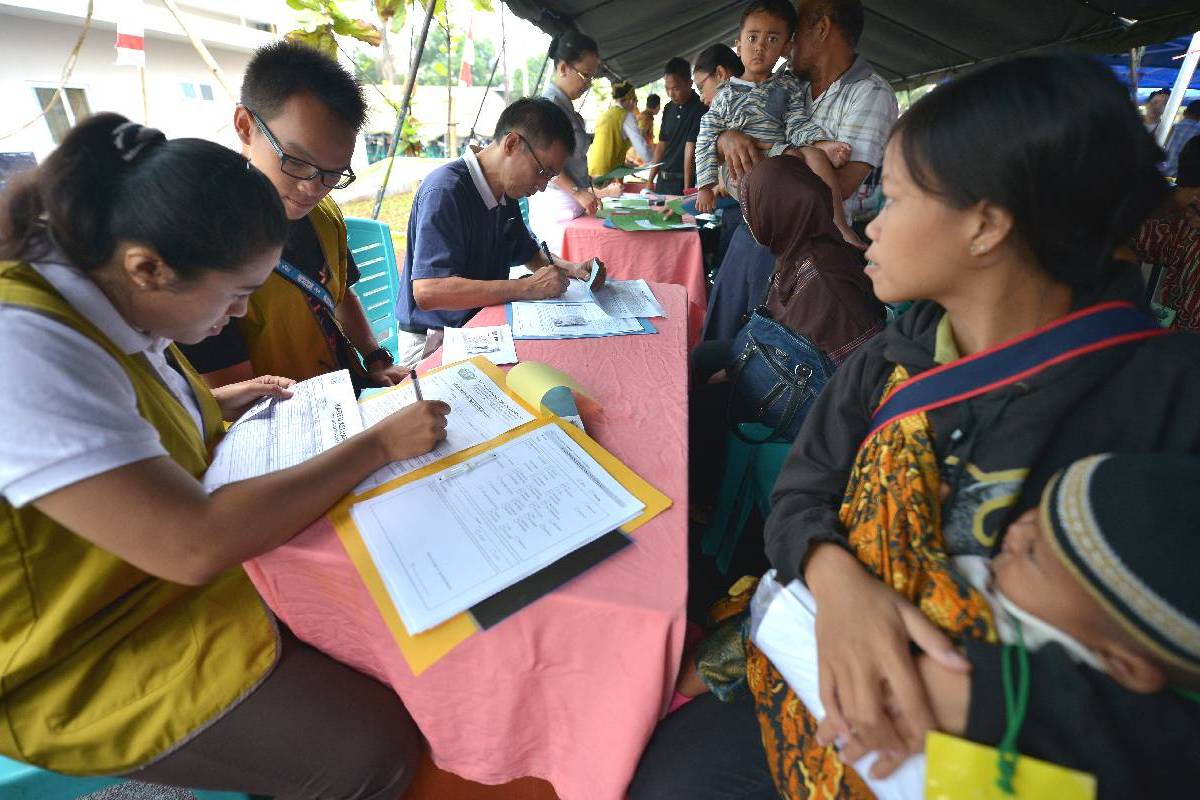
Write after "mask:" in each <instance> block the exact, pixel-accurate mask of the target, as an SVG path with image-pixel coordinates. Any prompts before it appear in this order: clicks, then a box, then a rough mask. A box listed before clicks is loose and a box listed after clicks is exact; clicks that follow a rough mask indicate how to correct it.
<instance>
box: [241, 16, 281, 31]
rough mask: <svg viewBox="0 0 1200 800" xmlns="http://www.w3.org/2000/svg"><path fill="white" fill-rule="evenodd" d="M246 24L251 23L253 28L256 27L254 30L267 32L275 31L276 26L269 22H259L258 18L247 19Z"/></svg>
mask: <svg viewBox="0 0 1200 800" xmlns="http://www.w3.org/2000/svg"><path fill="white" fill-rule="evenodd" d="M246 24H247V25H249V26H250V27H251V28H254V30H256V31H266V32H267V33H274V32H275V26H274V25H272V24H271V23H269V22H258V21H257V20H253V19H251V20H246Z"/></svg>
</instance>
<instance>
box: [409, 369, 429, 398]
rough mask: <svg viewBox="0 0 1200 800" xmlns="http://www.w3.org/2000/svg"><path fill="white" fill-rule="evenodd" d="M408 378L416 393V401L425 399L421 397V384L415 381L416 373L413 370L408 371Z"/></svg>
mask: <svg viewBox="0 0 1200 800" xmlns="http://www.w3.org/2000/svg"><path fill="white" fill-rule="evenodd" d="M408 377H410V378H412V383H413V391H414V392H416V393H417V401H418V402H420V401H423V400H424V399H425V398H424V397H422V396H421V382H420V381H419V380H417V371H416V370H415V369H410V370H409V371H408Z"/></svg>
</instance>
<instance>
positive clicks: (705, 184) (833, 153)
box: [695, 0, 866, 248]
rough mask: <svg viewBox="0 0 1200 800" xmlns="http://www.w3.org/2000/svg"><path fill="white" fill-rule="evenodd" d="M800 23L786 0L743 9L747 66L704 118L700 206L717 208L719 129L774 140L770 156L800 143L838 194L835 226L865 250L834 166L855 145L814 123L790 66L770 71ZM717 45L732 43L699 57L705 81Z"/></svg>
mask: <svg viewBox="0 0 1200 800" xmlns="http://www.w3.org/2000/svg"><path fill="white" fill-rule="evenodd" d="M796 25H797V17H796V10H795V8H794V7H793V6H792V4H791V2H789V0H752V2H750V3H749V4H748V5H747V6H746V8H745V10H744V11H743V12H742V24H741V29H740V31H739V33H738V41H737V45H738V52H739V54H740V56H741V62H742V65H743V67H744V69H743V72H742V73H741V75H740V76H738V75H735V76H732V77H730V78H729V79H728V80H727V81H726V82H725V83H724V84H723V85H721V87H720V88H719V89H717V91H716V96H715V97H714V98H713V101H712V103H711V105H710V107H709V110H708V113H706V114H705V115H704V117H703V118H702V119H701V121H700V133H699V136H698V137H697V139H696V185H697V186H698V187H699V188H700V193H699V196H698V197H697V200H696V209H697V210H698V211H701V212H709V211H712V210H713V208H714V207H715V204H716V195H715V192H714V187H715V186H716V184H717V182H718V171H717V160H716V144H717V137H718V136H719V135H720V134H721V132H722V131H727V130H737V131H741V132H742V133H744V134H746V135H747V136H751V137H753V138H755V139H759V140H761V141H764V142H770V143H771V144H772V146H771V148H770V150H768V151H767V152H766V155H767V156H774V155H779V154H780V153H783V152H784V151H786V150H788V149H790V148H793V147H799V148H801V153H802V155H803V158H804V161H805V163H807V164H808V167H809V169H811V170H812V171H813V172H814V173H816V175H817V176H818V177H819V178H820V179H821V180H822V181H824V182H825V184H826V185H827V186H829V187H830V190H831V191H832V192H833V197H834V203H833V208H834V214H833V220H834V224H836V225H837V228H838V230H839V231H840V232H841V234H842V236H843V237H844V238H845V239H846V241H847V242H849V243H850V244H853V245H854V246H856V247H862V248H865V247H866V245H865V243H863V241H862V240H861V239H859V237H858V235H857V234H855V233H854V230H853V229H852V228H851V227H850V225H849V223H848V222H847V221H846V214H845V211H844V210H843V208H842V204H841V202H840V200H841V197H840V196H839V195H838V188H837V181H836V178H835V175H834V169H835V168H836V167H840V166H842V165H843V164H845V163H846V162H847V161H848V160H849V158H850V146H849V145H847V144H845V143H844V142H836V141H831V140H830V139H829V134H828V133H826V132H825V130H824V129H823V128H821V126H820V125H817V124H816V123H815V122H813V121H812V119H811V118H810V115H809V109H808V104H807V101H806V99H805V96H804V93H803V92H802V91H801V88H800V84H799V82H798V81H797V80H796V78H795V77H794V76H793V75H792V74H791V73H790V72H786V71H784V72H780V73H777V74H774V75H773V74H771V70H772V69H774V67H775V63H776V62H777V61H778V60H779V57H780V56H781V55H782V54H783V50H784V47H785V46H786V45H787V43H788V42H790V41H791V38H792V36H793V35H794V34H795V32H796ZM717 48H723V49H727V48H725V46H724V45H714V46H713V47H712V48H709V49H708V50H706V51H705V52H703V53H701V54H700V56H699V57H698V58H697V60H696V68H695V73H696V74H697V76H699V75H701V74H704V76H705V77H704V81H703V82H706V81H707V80H709V77H710V76H711V75H712V74H713V72H714V71H715V67H716V63H717V62H718V61H720V59H719V58H717V55H718V54H717V52H716V50H717ZM709 62H712V63H711V64H710V63H709ZM706 66H707V69H706ZM724 183H725V187H726V191H728V192H729V194H730V195H732V196H734V197H737V186H736V184H735V183H734V182H733V181H729V180H727V181H724Z"/></svg>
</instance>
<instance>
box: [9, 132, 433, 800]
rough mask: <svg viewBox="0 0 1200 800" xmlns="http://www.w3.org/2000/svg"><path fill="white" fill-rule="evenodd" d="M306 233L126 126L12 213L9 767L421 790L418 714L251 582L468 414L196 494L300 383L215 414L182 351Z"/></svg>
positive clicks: (236, 785) (362, 792) (69, 147)
mask: <svg viewBox="0 0 1200 800" xmlns="http://www.w3.org/2000/svg"><path fill="white" fill-rule="evenodd" d="M285 225H286V222H285V218H284V213H283V208H282V206H281V204H280V200H279V197H278V194H277V193H276V192H275V190H274V189H273V188H272V186H271V184H270V182H269V181H268V180H267V179H266V177H264V176H263V175H262V173H260V172H259V171H258V170H257V169H254V168H252V167H250V166H249V164H248V163H247V162H246V160H245V159H244V158H242V157H241V156H239V155H237V154H236V153H233V152H232V151H230V150H227V149H225V148H223V147H221V146H219V145H216V144H213V143H211V142H205V141H201V140H197V139H179V140H175V141H170V142H168V141H166V140H165V138H164V137H163V135H162V134H161V133H159V132H158V131H154V130H151V129H148V128H143V127H142V126H140V125H137V124H135V123H131V122H128V121H127V120H125V119H124V118H123V117H120V116H118V115H115V114H98V115H96V116H94V117H91V118H89V119H88V120H86V121H85V122H83V123H81V124H80V125H79V126H77V127H76V128H75V129H74V130H73V131H71V133H70V134H68V136H67V137H66V139H65V140H64V141H63V143H62V145H61V146H60V147H59V148H58V150H56V151H55V152H54V153H53V154H51V155H50V156H49V158H47V159H46V161H45V162H44V164H43V165H42V166H41V167H39V168H38V169H36V170H34V171H33V172H31V173H29V174H28V175H26V176H22V178H19V179H17V180H16V181H15V182H14V184H13V185H12V186H10V188H9V190H8V192H7V194H6V196H5V197H4V203H3V206H2V207H0V486H2V491H0V495H2V496H0V564H2V567H0V706H2V710H3V714H2V715H0V754H3V755H5V756H8V757H10V758H14V759H17V760H20V761H24V762H28V763H31V764H36V765H38V766H41V767H44V768H47V769H51V770H55V771H58V772H64V773H70V774H119V775H132V776H134V777H136V778H138V779H141V780H146V781H151V782H157V783H167V784H174V785H183V786H189V787H193V788H219V789H229V790H237V791H245V792H251V793H255V794H266V795H273V796H277V797H322V798H379V799H380V800H382V799H383V798H394V797H397V796H399V795H400V794H401V792H402V791H403V789H404V787H405V786H406V785H407V783H408V781H409V779H410V776H411V774H412V768H413V765H414V763H415V759H416V758H417V755H418V752H419V734H418V732H417V731H416V728H415V726H414V725H413V722H412V720H411V718H410V717H409V716H408V714H407V712H406V711H405V709H404V707H403V705H402V704H401V703H400V701H399V698H397V697H396V695H395V694H394V693H393V692H391V691H390V690H388V689H386V688H385V687H383V686H382V685H380V684H378V683H376V682H375V681H373V680H371V679H369V678H367V677H365V676H363V675H360V674H359V673H357V672H355V671H353V670H351V669H349V668H347V667H345V666H342V665H340V664H338V663H336V662H334V661H333V660H332V659H329V658H328V657H326V656H324V655H322V654H320V653H318V652H317V651H315V650H313V649H312V648H310V647H307V646H306V645H303V644H302V643H300V642H299V641H297V640H296V639H295V638H294V637H293V636H292V635H291V634H290V633H289V632H288V631H287V630H286V629H285V628H284V627H283V626H282V625H279V624H278V623H277V621H276V620H275V619H274V618H273V616H272V615H271V613H270V612H269V611H268V610H267V609H266V608H265V606H264V605H263V604H262V603H261V601H260V600H259V598H258V596H257V594H256V592H255V590H254V588H253V586H252V585H251V584H250V581H249V579H248V578H247V577H246V574H245V572H244V571H243V570H242V568H241V566H240V564H241V563H242V562H243V561H246V560H247V559H250V558H253V557H255V556H257V555H260V554H262V553H264V552H266V551H268V550H270V549H272V548H273V547H276V546H277V545H279V544H282V543H283V542H286V541H287V540H288V539H290V538H291V537H292V536H293V535H294V534H296V533H297V532H298V531H300V530H302V529H303V528H305V527H306V526H307V525H308V524H309V523H311V522H312V521H313V520H315V519H317V518H318V517H319V516H320V515H321V514H322V513H324V512H325V511H326V510H327V509H328V508H329V507H330V506H332V505H333V503H334V502H335V501H337V500H338V499H339V498H340V497H341V496H343V495H344V494H345V493H346V492H347V491H348V490H350V489H351V488H352V487H353V486H354V485H355V484H357V483H358V482H359V481H360V480H361V479H362V478H363V477H365V476H366V475H368V474H370V473H371V472H372V471H373V470H375V469H376V468H378V467H379V466H381V465H383V464H384V463H387V462H389V461H393V460H396V459H399V458H405V457H409V456H413V455H417V454H419V453H424V452H427V451H429V450H430V449H431V448H432V447H433V446H434V445H435V444H436V442H437V441H438V440H439V439H441V438H444V436H445V415H446V413H448V411H449V408H448V407H447V406H445V404H442V403H436V402H427V403H418V404H416V405H414V406H411V407H409V408H407V409H405V410H403V411H401V412H399V413H397V414H395V415H394V416H392V417H390V418H388V419H387V420H385V421H384V422H383V423H381V424H380V425H377V426H375V427H373V428H371V429H370V430H368V431H367V432H365V433H363V434H361V435H359V436H356V437H354V438H352V439H350V440H349V441H347V442H345V443H343V444H342V445H340V446H338V447H335V448H333V449H332V450H329V451H327V452H325V453H323V454H321V455H320V456H318V457H316V458H314V459H312V460H310V461H308V462H306V463H304V464H302V465H300V466H297V467H293V468H291V469H287V470H282V471H279V472H275V473H272V474H270V475H267V476H264V477H261V478H256V479H253V480H246V481H242V482H239V483H234V484H230V485H228V486H225V487H223V488H221V489H219V490H218V491H216V492H215V493H213V494H212V495H209V494H208V493H207V492H205V491H204V489H203V487H202V485H201V483H200V481H199V480H198V478H199V476H200V475H201V474H202V473H203V472H204V471H205V469H206V468H207V466H208V462H209V457H210V453H211V452H212V447H213V445H214V444H215V443H216V440H217V439H218V437H219V436H220V434H221V431H222V424H221V423H222V420H223V419H224V420H229V419H233V418H235V417H236V416H237V415H238V414H239V413H240V412H241V411H242V410H244V409H245V408H247V407H248V406H249V404H251V403H252V402H254V401H255V400H257V399H258V398H260V397H263V396H275V397H286V396H287V395H288V390H287V386H288V385H290V383H291V381H289V380H287V379H283V378H277V377H270V376H267V377H260V378H257V379H255V380H253V381H247V382H243V383H237V384H232V385H230V386H225V387H222V388H221V389H218V390H216V391H215V392H212V391H209V390H208V388H207V387H206V386H205V384H204V383H203V381H201V380H200V379H199V377H198V376H197V374H196V372H195V371H194V370H193V369H192V367H191V365H190V364H189V363H188V362H187V360H186V359H185V358H184V357H183V356H182V355H181V354H180V353H179V350H178V349H177V348H176V346H175V344H174V343H173V342H174V341H179V342H185V343H189V342H195V341H198V340H200V339H202V338H203V337H205V336H208V335H211V334H212V333H213V332H214V331H217V330H220V328H221V327H222V326H223V325H225V324H227V323H228V322H229V320H230V319H231V318H233V317H238V316H241V315H242V314H244V313H245V312H246V305H247V299H248V298H249V296H250V294H251V293H252V292H253V291H254V290H255V289H256V288H257V287H258V286H259V285H260V284H261V283H262V282H263V281H264V280H266V278H267V276H268V275H270V274H271V271H272V269H273V267H274V266H275V263H276V261H277V260H278V258H279V253H280V248H281V246H282V243H283V240H284V235H285Z"/></svg>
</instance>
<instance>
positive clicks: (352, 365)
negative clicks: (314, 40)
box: [185, 42, 406, 389]
mask: <svg viewBox="0 0 1200 800" xmlns="http://www.w3.org/2000/svg"><path fill="white" fill-rule="evenodd" d="M365 118H366V103H365V101H364V100H363V96H362V89H361V87H360V86H359V85H358V83H357V82H356V81H355V80H354V77H353V76H352V75H350V73H348V72H347V71H346V70H344V69H343V68H342V67H341V66H340V65H339V64H338V63H337V62H336V61H334V60H333V59H330V58H328V57H326V56H324V55H322V54H321V53H319V52H317V51H316V50H314V49H312V48H310V47H307V46H305V45H301V44H296V43H291V42H276V43H273V44H270V45H267V46H265V47H263V48H261V49H259V50H258V51H257V52H256V53H255V55H254V58H253V59H251V61H250V64H249V66H248V67H247V68H246V75H245V78H244V80H243V83H242V96H241V103H240V104H239V105H238V107H237V109H236V110H235V111H234V116H233V127H234V130H235V132H236V133H237V135H238V138H239V139H241V142H242V152H243V154H244V155H245V156H246V157H247V158H248V159H249V161H250V163H251V164H253V165H254V166H255V167H257V168H258V169H259V170H261V171H262V172H263V173H264V174H265V175H266V176H267V177H268V178H269V179H270V180H271V183H272V184H274V186H275V188H276V190H278V192H279V197H280V199H282V201H283V206H284V210H285V211H286V212H287V216H288V219H289V220H290V221H291V222H290V227H289V231H288V238H287V242H286V243H285V244H284V248H283V254H282V257H281V259H280V263H279V264H278V265H277V266H276V268H275V272H274V273H273V274H272V275H271V277H270V278H268V279H267V281H266V282H265V283H264V284H263V285H262V286H261V287H260V288H259V289H258V290H257V291H255V292H254V294H253V295H251V297H250V303H249V309H248V311H247V313H246V316H244V317H242V318H241V319H239V320H237V321H236V324H231V325H226V326H225V328H224V330H223V331H222V332H221V333H220V334H218V335H217V336H214V337H211V338H210V339H207V340H205V341H203V342H201V343H200V344H198V345H194V346H192V347H189V348H185V352H186V354H187V356H188V358H189V359H190V360H191V361H192V363H193V364H194V365H195V366H196V368H197V369H199V370H200V372H201V373H203V374H204V377H205V379H206V380H207V381H208V383H209V384H210V385H211V386H222V385H225V384H227V383H233V382H235V381H240V380H246V379H248V378H251V377H253V376H255V375H284V376H287V377H289V378H295V379H296V380H303V379H305V378H310V377H312V376H314V375H320V374H322V373H325V372H330V371H333V370H339V369H348V370H350V374H351V376H352V377H353V378H354V382H355V385H356V387H357V388H359V389H361V388H362V387H364V386H372V385H373V386H389V385H391V384H393V383H398V382H399V381H400V380H401V379H402V378H403V377H404V376H405V374H406V373H405V372H404V371H403V370H401V369H400V367H398V366H395V365H394V364H393V358H392V354H391V353H389V352H388V351H387V350H386V349H384V348H382V347H380V346H379V343H378V341H377V340H376V339H375V336H374V333H373V332H372V331H371V325H370V323H369V322H368V320H367V317H366V314H365V313H364V311H363V307H362V304H361V303H360V302H359V300H358V297H357V296H356V295H355V294H354V293H353V292H351V291H349V288H350V286H352V285H354V283H356V282H357V281H358V269H357V268H356V267H355V265H354V260H353V257H352V256H351V255H350V251H349V248H348V246H347V244H346V224H345V222H344V221H343V219H342V213H341V210H340V209H339V208H338V206H337V204H336V203H334V201H333V199H332V198H331V197H329V192H330V190H331V189H340V188H344V187H346V186H348V185H350V183H351V182H352V181H353V180H354V172H353V170H351V169H350V159H351V156H352V155H353V154H354V145H355V140H356V139H357V137H358V131H359V128H361V127H362V124H363V121H364V120H365ZM360 356H361V359H362V360H361V361H360V360H359V359H360ZM364 364H365V369H364V366H363V365H364Z"/></svg>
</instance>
